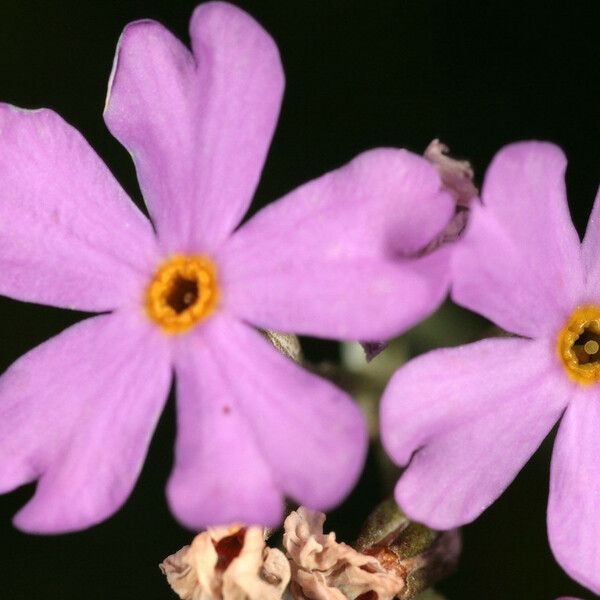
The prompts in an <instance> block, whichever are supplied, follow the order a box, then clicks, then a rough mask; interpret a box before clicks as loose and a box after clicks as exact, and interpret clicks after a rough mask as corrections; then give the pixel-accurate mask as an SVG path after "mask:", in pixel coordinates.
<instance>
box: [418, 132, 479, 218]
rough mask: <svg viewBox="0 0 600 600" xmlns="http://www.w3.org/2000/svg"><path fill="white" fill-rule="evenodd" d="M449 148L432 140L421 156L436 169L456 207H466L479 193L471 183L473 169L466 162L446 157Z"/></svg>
mask: <svg viewBox="0 0 600 600" xmlns="http://www.w3.org/2000/svg"><path fill="white" fill-rule="evenodd" d="M448 152H449V148H448V146H446V145H445V144H442V142H440V140H433V141H432V142H431V143H430V144H429V146H427V148H426V149H425V152H424V154H423V156H424V157H425V158H426V159H427V160H428V161H429V162H430V163H431V164H432V165H433V166H434V167H435V168H436V169H437V172H438V173H439V174H440V178H441V180H442V183H443V185H444V187H445V188H446V189H447V190H448V191H449V192H450V193H451V194H452V196H453V197H454V199H455V201H456V205H457V206H462V207H467V206H469V202H470V200H471V199H472V198H475V197H476V196H477V195H478V194H479V192H478V191H477V188H476V187H475V184H474V183H473V176H474V174H473V167H471V163H470V162H469V161H467V160H457V159H455V158H452V157H451V156H449V155H448Z"/></svg>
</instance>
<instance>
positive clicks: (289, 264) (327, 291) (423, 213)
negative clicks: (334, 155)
mask: <svg viewBox="0 0 600 600" xmlns="http://www.w3.org/2000/svg"><path fill="white" fill-rule="evenodd" d="M440 186H441V184H440V179H439V176H438V174H437V173H436V171H435V169H434V168H433V167H432V166H431V165H430V164H429V163H428V162H427V161H426V160H425V159H423V158H421V157H419V156H416V155H414V154H411V153H409V152H406V151H403V150H393V149H378V150H373V151H370V152H365V153H364V154H361V155H360V156H358V157H357V158H355V159H354V160H353V161H352V162H350V163H349V164H347V165H346V166H344V167H342V168H341V169H338V170H336V171H332V172H331V173H328V174H326V175H324V176H322V177H320V178H319V179H316V180H314V181H312V182H310V183H307V184H305V185H303V186H302V187H300V188H298V189H297V190H295V191H293V192H291V193H290V194H288V195H287V196H286V197H285V198H283V199H282V200H280V201H279V202H276V203H274V204H271V205H270V206H268V207H267V208H265V209H263V210H262V211H261V212H260V213H259V214H258V215H256V216H255V217H254V218H253V219H251V220H250V221H249V222H248V223H246V224H245V225H244V226H243V227H242V228H241V229H240V230H238V231H237V232H236V233H235V234H234V235H233V237H232V238H231V239H230V240H229V241H228V242H227V244H226V245H225V246H224V247H223V249H222V251H221V253H220V254H219V255H218V257H217V259H218V264H219V268H220V276H221V280H222V286H223V302H224V304H225V305H226V306H227V307H228V308H229V309H230V310H231V311H232V312H234V313H236V314H237V315H238V316H240V317H241V318H243V319H245V320H247V321H249V322H251V323H253V324H255V325H257V326H259V327H263V328H267V329H274V330H276V331H293V332H295V333H304V334H309V335H318V336H326V337H336V338H344V339H387V338H389V337H391V336H392V335H394V334H397V333H398V332H399V331H400V330H402V329H406V328H407V327H409V326H410V325H412V324H414V323H415V322H416V321H418V320H419V319H421V318H423V317H424V316H425V315H427V314H428V313H430V312H431V311H433V310H434V309H435V308H436V307H437V306H438V304H439V303H440V302H441V301H442V299H443V297H444V295H445V293H446V290H447V286H448V254H447V249H442V250H441V251H440V252H437V253H434V254H431V255H428V256H425V257H423V258H420V259H411V258H403V256H402V255H403V254H406V253H414V252H416V251H417V250H419V249H421V248H423V247H424V246H425V245H426V244H427V243H428V242H429V241H430V240H431V239H432V238H433V237H434V236H435V234H436V233H438V232H439V231H440V230H441V229H442V228H443V227H444V225H445V224H446V223H447V222H448V219H449V218H450V216H451V214H452V211H453V201H452V199H451V197H450V195H449V194H447V193H445V192H441V191H440Z"/></svg>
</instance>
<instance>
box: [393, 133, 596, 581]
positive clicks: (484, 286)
mask: <svg viewBox="0 0 600 600" xmlns="http://www.w3.org/2000/svg"><path fill="white" fill-rule="evenodd" d="M565 166H566V159H565V157H564V155H563V153H562V152H561V151H560V149H558V148H557V147H555V146H553V145H551V144H545V143H539V142H528V143H520V144H514V145H511V146H508V147H506V148H504V149H503V150H501V151H500V152H499V153H498V155H497V156H496V158H495V159H494V161H493V163H492V165H491V166H490V168H489V170H488V173H487V175H486V179H485V183H484V187H483V193H482V202H483V203H482V205H480V204H478V203H474V204H473V206H472V212H471V217H470V221H469V225H468V227H467V230H466V233H465V236H464V238H463V239H462V241H460V242H458V244H457V247H456V250H455V253H454V254H453V277H454V281H453V291H452V293H453V298H454V300H455V301H456V302H457V303H459V304H461V305H463V306H465V307H467V308H470V309H472V310H474V311H477V312H478V313H480V314H482V315H484V316H485V317H487V318H489V319H490V320H492V321H493V322H494V323H496V324H497V325H499V326H500V327H502V328H504V329H506V330H508V331H510V332H513V333H515V334H516V335H517V337H512V338H497V339H488V340H484V341H480V342H477V343H474V344H470V345H468V346H462V347H459V348H454V349H444V350H435V351H433V352H430V353H428V354H425V355H424V356H421V357H419V358H417V359H416V360H414V361H412V362H411V363H409V364H407V365H406V366H405V367H404V368H402V369H400V370H399V371H398V372H397V373H396V374H395V376H394V377H393V379H392V380H391V382H390V384H389V387H388V388H387V390H386V392H385V395H384V399H383V404H382V409H381V410H382V413H381V421H382V434H383V440H384V443H385V446H386V448H387V450H388V451H389V452H390V454H391V455H392V457H393V458H394V460H395V461H396V462H398V463H399V464H401V465H405V464H408V463H410V464H409V466H408V469H407V470H406V472H405V473H404V474H403V475H402V477H401V478H400V481H399V482H398V485H397V487H396V499H397V501H398V503H399V504H400V505H401V506H402V507H403V509H405V510H406V511H407V512H408V514H409V516H410V517H412V518H413V519H416V520H419V521H423V522H425V523H427V524H428V525H430V526H433V527H436V528H441V529H446V528H452V527H456V526H458V525H461V524H463V523H468V522H469V521H471V520H473V519H475V518H476V517H477V516H478V515H479V514H480V513H481V512H482V511H483V510H485V509H486V508H487V507H488V506H489V505H490V504H491V503H492V502H493V501H494V500H495V499H496V498H497V497H498V496H499V495H500V494H501V493H502V491H503V490H504V489H505V488H506V487H507V486H508V485H509V483H510V482H511V481H512V480H513V478H514V477H515V475H516V474H517V472H518V471H519V470H520V469H521V467H522V466H523V465H524V464H525V462H526V461H527V459H528V458H529V457H530V456H531V455H532V453H533V452H534V451H535V450H536V448H537V447H538V446H539V445H540V443H541V442H542V440H543V439H544V437H545V436H546V435H547V434H548V432H549V431H550V430H551V429H552V427H553V426H554V424H555V423H556V422H557V420H558V419H559V418H560V417H561V415H562V421H561V424H560V428H559V431H558V436H557V438H556V442H555V445H554V454H553V458H552V467H551V481H550V498H549V507H548V534H549V539H550V544H551V546H552V549H553V551H554V554H555V556H556V558H557V560H558V561H559V562H560V564H561V565H562V566H563V567H564V568H565V570H566V571H567V572H568V573H569V574H570V575H571V576H572V577H574V578H575V579H577V580H578V581H580V582H582V583H583V584H585V585H586V586H588V587H589V588H591V589H592V590H594V591H595V592H600V545H599V544H598V540H599V539H600V510H599V504H598V499H599V498H600V260H599V257H600V200H598V199H597V200H596V204H595V206H594V210H593V212H592V216H591V218H590V222H589V225H588V229H587V233H586V235H585V239H584V240H583V243H580V241H579V238H578V236H577V232H576V231H575V228H574V227H573V225H572V223H571V220H570V217H569V209H568V205H567V200H566V193H565V184H564V172H565ZM563 413H564V414H563ZM413 453H415V454H414V456H413Z"/></svg>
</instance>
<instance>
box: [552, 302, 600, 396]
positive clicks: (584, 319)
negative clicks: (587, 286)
mask: <svg viewBox="0 0 600 600" xmlns="http://www.w3.org/2000/svg"><path fill="white" fill-rule="evenodd" d="M557 350H558V356H559V357H560V359H561V361H562V363H563V366H564V367H565V370H566V372H567V375H568V376H569V377H570V378H571V379H572V380H573V381H576V382H577V383H579V384H582V385H590V384H592V383H596V382H598V381H600V306H595V305H588V306H580V307H579V308H577V309H576V310H575V311H574V312H573V314H572V315H571V316H570V317H569V320H568V321H567V323H566V325H565V326H564V327H563V329H562V330H561V332H560V334H559V336H558V345H557Z"/></svg>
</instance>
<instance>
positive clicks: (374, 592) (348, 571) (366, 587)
mask: <svg viewBox="0 0 600 600" xmlns="http://www.w3.org/2000/svg"><path fill="white" fill-rule="evenodd" d="M324 522H325V515H324V514H323V513H320V512H313V511H310V510H308V509H307V508H304V507H302V506H301V507H300V508H299V509H298V510H297V511H295V512H292V513H291V514H290V515H289V516H288V517H287V519H286V520H285V523H284V530H285V533H284V536H283V545H284V546H285V548H286V550H287V553H288V556H289V557H290V559H291V567H292V585H291V592H292V595H293V597H294V600H308V599H311V600H345V599H349V600H391V599H392V598H394V596H396V594H398V593H399V592H400V591H401V590H402V589H403V587H404V585H405V582H404V580H403V579H402V578H401V577H398V576H396V574H394V573H391V572H388V571H386V570H385V568H384V567H383V566H382V565H381V563H380V562H379V560H378V559H377V558H375V557H374V556H367V555H365V554H362V553H360V552H357V551H356V550H355V549H354V548H352V547H351V546H348V545H347V544H344V543H343V542H337V541H336V539H335V533H333V532H331V533H329V534H327V535H325V534H324V533H323V523H324Z"/></svg>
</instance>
